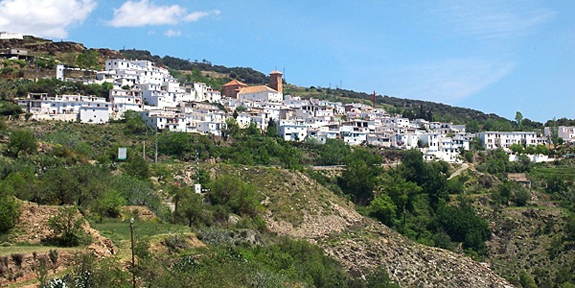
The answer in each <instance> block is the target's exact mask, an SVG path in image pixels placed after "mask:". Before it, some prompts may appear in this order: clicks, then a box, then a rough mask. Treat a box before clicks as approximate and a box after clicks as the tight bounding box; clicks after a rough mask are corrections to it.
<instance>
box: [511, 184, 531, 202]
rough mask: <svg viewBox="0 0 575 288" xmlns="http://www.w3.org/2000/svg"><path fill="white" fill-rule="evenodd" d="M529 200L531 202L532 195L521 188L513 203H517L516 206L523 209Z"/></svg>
mask: <svg viewBox="0 0 575 288" xmlns="http://www.w3.org/2000/svg"><path fill="white" fill-rule="evenodd" d="M529 200H531V193H529V191H527V190H525V189H524V188H520V189H518V190H517V191H516V192H515V195H514V199H513V202H515V205H516V206H519V207H523V206H525V205H527V202H529Z"/></svg>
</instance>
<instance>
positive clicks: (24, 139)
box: [8, 130, 38, 158]
mask: <svg viewBox="0 0 575 288" xmlns="http://www.w3.org/2000/svg"><path fill="white" fill-rule="evenodd" d="M37 146H38V144H37V143H36V138H35V137H34V134H32V131H30V130H16V131H14V132H12V135H10V140H9V142H8V150H9V151H10V152H11V154H12V155H14V157H16V158H18V155H19V154H20V152H25V153H28V154H32V153H35V152H36V147H37Z"/></svg>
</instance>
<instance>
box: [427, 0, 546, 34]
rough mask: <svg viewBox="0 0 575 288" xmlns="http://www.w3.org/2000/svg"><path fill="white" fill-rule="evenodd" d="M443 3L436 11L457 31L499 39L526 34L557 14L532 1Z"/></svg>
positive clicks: (452, 0)
mask: <svg viewBox="0 0 575 288" xmlns="http://www.w3.org/2000/svg"><path fill="white" fill-rule="evenodd" d="M444 4H445V5H444V6H443V8H442V9H438V10H437V11H436V12H439V13H440V16H441V17H442V19H444V21H447V23H449V24H450V25H451V26H452V27H453V28H454V29H455V30H456V31H458V32H459V33H463V34H464V35H471V36H476V37H480V38H484V39H493V40H496V41H500V40H502V39H503V38H507V39H509V38H516V37H522V36H525V35H526V34H528V33H530V32H531V31H532V30H533V29H534V28H536V27H537V26H539V25H541V24H543V23H545V22H547V21H549V20H550V19H552V18H553V17H554V15H555V14H556V12H555V11H553V10H551V9H548V8H544V7H537V4H536V3H534V2H533V1H532V0H521V1H505V0H486V1H456V0H448V1H447V2H446V3H444Z"/></svg>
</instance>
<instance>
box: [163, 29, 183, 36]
mask: <svg viewBox="0 0 575 288" xmlns="http://www.w3.org/2000/svg"><path fill="white" fill-rule="evenodd" d="M164 36H166V37H180V36H182V32H181V31H174V30H172V29H170V30H168V31H166V32H164Z"/></svg>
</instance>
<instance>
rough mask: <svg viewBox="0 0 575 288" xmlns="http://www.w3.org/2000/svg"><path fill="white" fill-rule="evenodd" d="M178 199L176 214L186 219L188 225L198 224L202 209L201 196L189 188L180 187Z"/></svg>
mask: <svg viewBox="0 0 575 288" xmlns="http://www.w3.org/2000/svg"><path fill="white" fill-rule="evenodd" d="M180 194H181V195H180V197H179V200H178V208H177V211H178V214H180V215H181V216H182V217H184V218H185V219H186V220H187V221H188V226H189V227H192V225H194V224H196V225H198V224H199V223H200V220H201V219H202V213H203V209H204V207H203V206H204V205H203V199H202V196H201V195H199V194H196V193H194V192H193V191H191V190H190V189H182V193H180Z"/></svg>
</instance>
